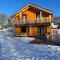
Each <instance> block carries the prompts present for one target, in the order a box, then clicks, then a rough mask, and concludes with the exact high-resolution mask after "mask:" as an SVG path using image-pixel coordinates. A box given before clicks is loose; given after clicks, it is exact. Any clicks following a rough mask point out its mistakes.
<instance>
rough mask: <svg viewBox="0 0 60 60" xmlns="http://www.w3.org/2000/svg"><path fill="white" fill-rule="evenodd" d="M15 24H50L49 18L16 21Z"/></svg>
mask: <svg viewBox="0 0 60 60" xmlns="http://www.w3.org/2000/svg"><path fill="white" fill-rule="evenodd" d="M13 23H14V24H30V23H50V20H49V19H48V18H42V19H41V20H26V21H25V20H14V22H13Z"/></svg>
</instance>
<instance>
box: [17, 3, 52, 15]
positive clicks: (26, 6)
mask: <svg viewBox="0 0 60 60" xmlns="http://www.w3.org/2000/svg"><path fill="white" fill-rule="evenodd" d="M29 7H34V8H36V9H39V10H42V11H45V12H47V13H50V14H53V12H52V11H50V10H48V9H45V8H42V7H39V6H36V5H34V4H31V3H30V4H27V5H25V6H24V7H23V8H21V9H20V10H19V11H17V12H21V11H23V10H24V9H26V10H27V9H28V8H29Z"/></svg>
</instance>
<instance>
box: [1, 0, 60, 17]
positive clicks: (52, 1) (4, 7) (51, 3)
mask: <svg viewBox="0 0 60 60" xmlns="http://www.w3.org/2000/svg"><path fill="white" fill-rule="evenodd" d="M28 3H32V4H35V5H37V6H41V7H43V8H46V9H49V10H52V11H53V14H54V16H60V0H0V14H2V13H3V14H8V15H9V16H11V15H13V14H14V13H15V12H16V11H18V10H19V9H21V8H22V7H23V6H25V5H26V4H28Z"/></svg>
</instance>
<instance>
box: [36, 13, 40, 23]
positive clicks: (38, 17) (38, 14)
mask: <svg viewBox="0 0 60 60" xmlns="http://www.w3.org/2000/svg"><path fill="white" fill-rule="evenodd" d="M36 19H37V22H39V21H40V13H36Z"/></svg>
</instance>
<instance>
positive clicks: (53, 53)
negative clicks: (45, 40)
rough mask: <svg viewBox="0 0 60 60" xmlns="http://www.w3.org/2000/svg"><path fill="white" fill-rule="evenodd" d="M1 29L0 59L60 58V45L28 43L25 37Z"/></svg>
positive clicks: (55, 59) (53, 59)
mask: <svg viewBox="0 0 60 60" xmlns="http://www.w3.org/2000/svg"><path fill="white" fill-rule="evenodd" d="M9 34H10V32H9V31H6V30H5V31H0V46H1V47H0V55H1V56H0V60H60V47H59V46H51V45H33V44H27V39H28V40H30V38H24V37H12V36H11V35H9Z"/></svg>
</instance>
